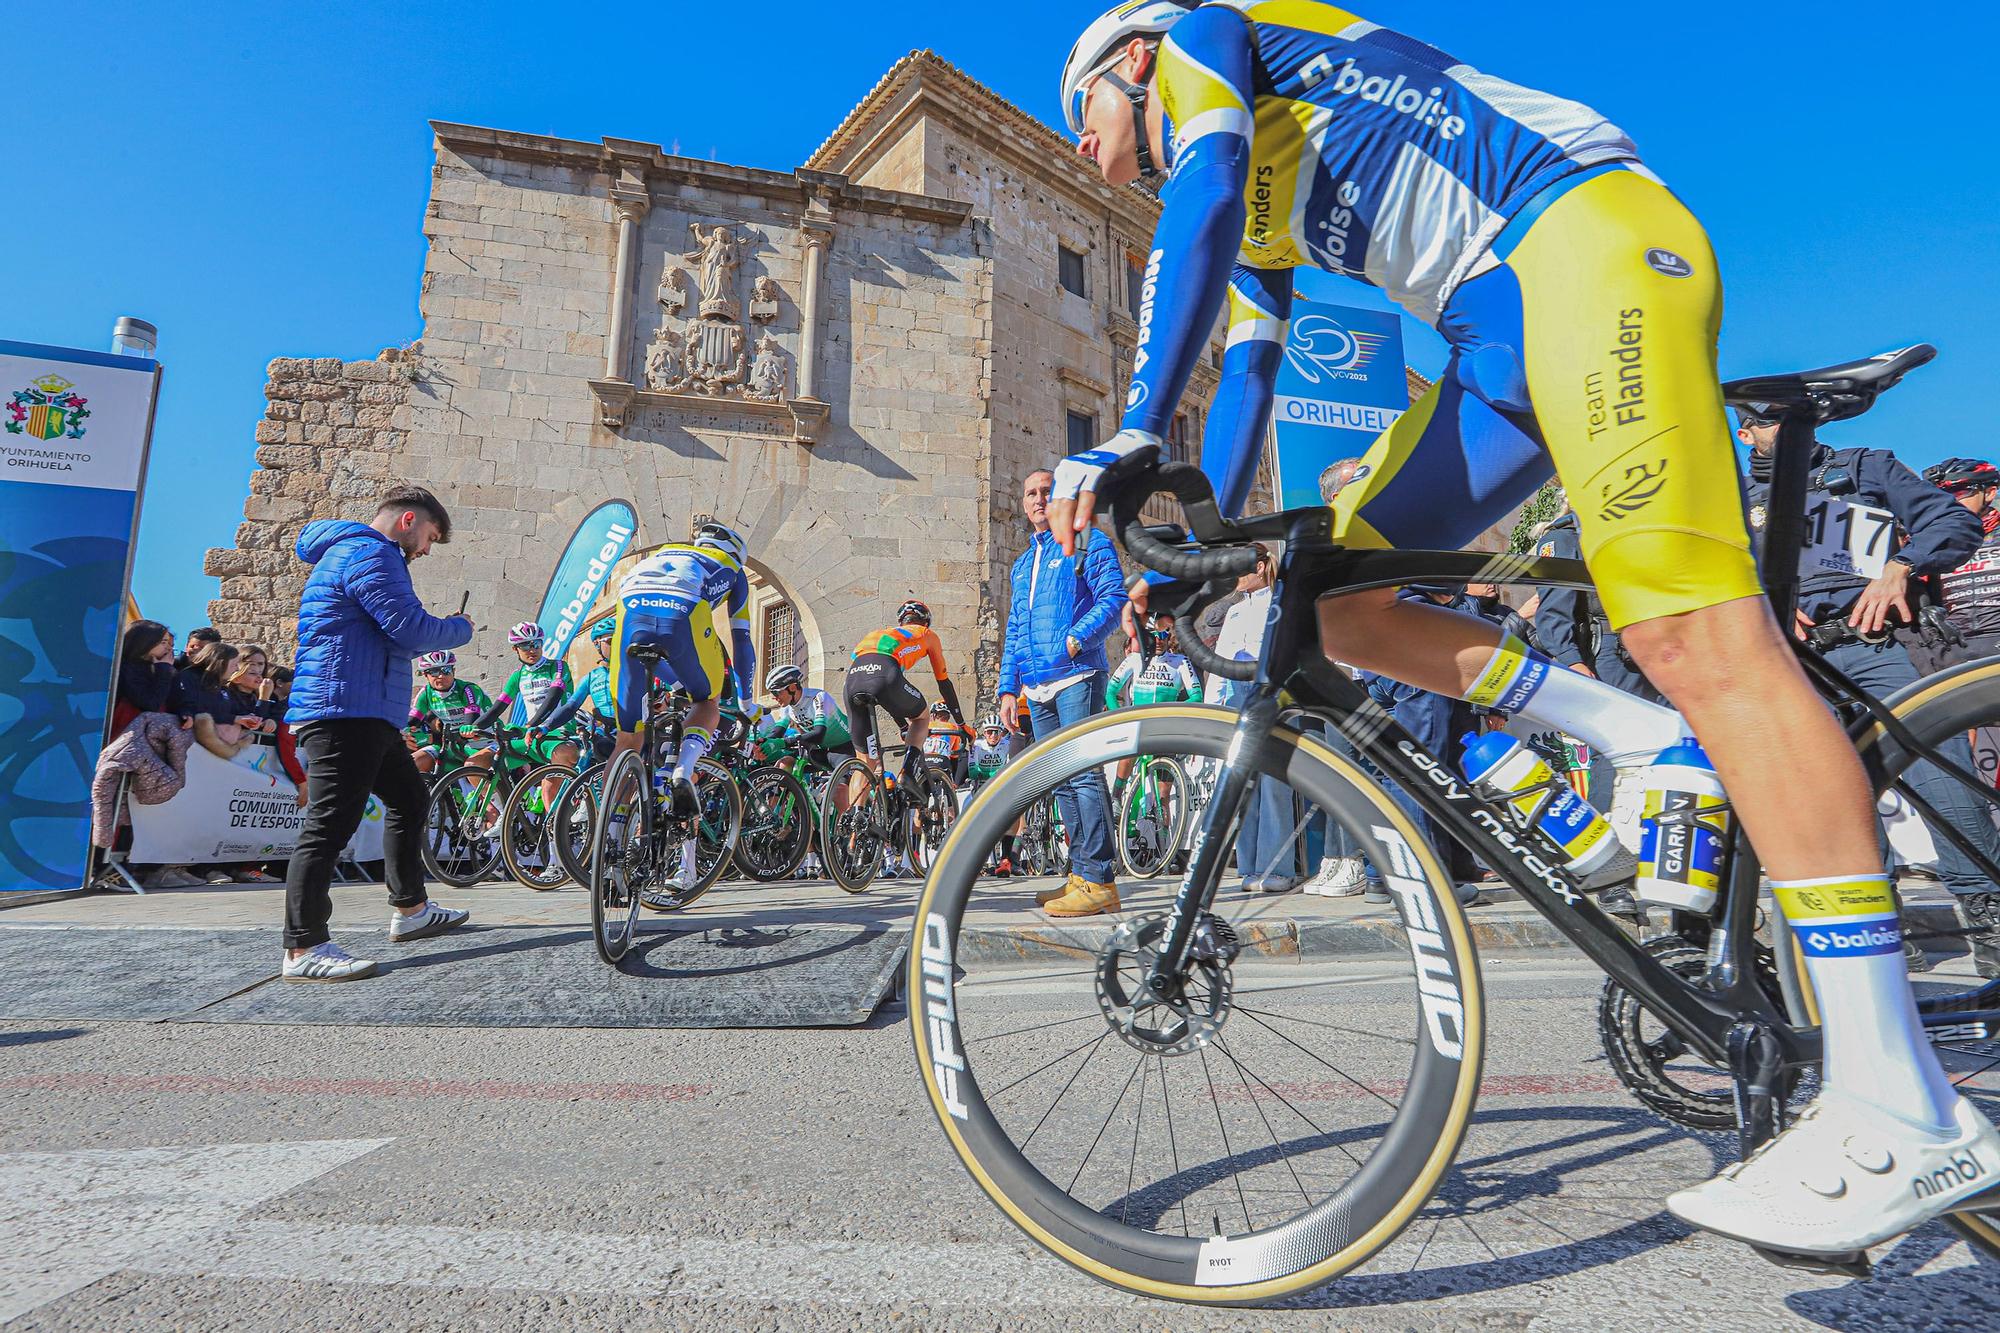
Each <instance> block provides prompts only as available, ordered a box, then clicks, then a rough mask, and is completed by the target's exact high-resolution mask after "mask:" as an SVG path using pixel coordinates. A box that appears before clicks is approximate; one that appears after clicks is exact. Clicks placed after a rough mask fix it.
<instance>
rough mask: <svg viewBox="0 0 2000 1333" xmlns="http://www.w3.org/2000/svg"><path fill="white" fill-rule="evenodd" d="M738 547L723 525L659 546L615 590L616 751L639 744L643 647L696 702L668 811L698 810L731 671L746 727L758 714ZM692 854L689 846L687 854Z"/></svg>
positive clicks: (745, 578)
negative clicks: (722, 623)
mask: <svg viewBox="0 0 2000 1333" xmlns="http://www.w3.org/2000/svg"><path fill="white" fill-rule="evenodd" d="M744 558H745V550H744V545H743V539H742V538H741V537H739V536H737V535H736V533H734V532H733V531H731V530H730V529H728V528H726V527H724V526H723V525H722V524H720V523H704V524H702V525H701V527H700V528H699V529H698V530H697V531H696V532H695V537H694V541H693V542H691V543H689V544H688V545H685V546H680V545H675V546H663V547H661V548H660V549H659V550H657V551H654V552H653V553H652V554H650V555H648V556H647V557H646V558H645V559H643V560H641V561H640V562H639V563H638V564H636V565H634V566H633V567H632V569H631V570H630V571H629V572H628V573H627V574H626V575H625V577H624V579H622V580H621V581H620V582H619V584H618V612H617V617H618V628H617V629H616V630H615V631H614V632H613V634H612V639H611V657H610V660H609V661H608V662H607V663H606V665H608V666H609V667H610V669H611V694H612V697H613V698H614V699H615V700H616V701H617V705H618V742H617V744H616V746H615V747H613V748H614V751H616V750H630V749H635V748H637V746H638V744H639V723H640V721H641V720H642V719H643V718H644V717H645V716H646V695H647V691H648V687H649V685H650V683H651V673H650V672H649V671H648V670H647V668H646V666H645V664H644V663H642V662H638V661H636V660H634V659H633V658H632V657H630V656H629V654H630V653H631V651H632V649H633V648H635V647H638V646H641V645H644V646H647V647H651V648H654V649H657V650H658V652H659V654H660V673H661V675H662V676H664V677H665V678H667V679H669V680H671V681H672V682H673V683H674V684H676V685H678V686H680V687H681V688H682V689H683V690H686V691H687V693H688V696H689V697H690V698H692V699H693V700H694V707H692V708H690V709H689V710H688V715H687V721H686V724H685V726H684V727H683V728H682V732H681V752H680V754H679V755H678V756H677V757H676V760H675V763H674V774H673V789H674V808H675V809H676V810H677V811H679V812H681V813H683V814H691V813H693V811H694V808H695V792H694V768H695V765H696V764H697V763H699V762H700V760H701V757H702V756H703V755H705V754H707V753H708V751H709V748H710V747H711V746H712V745H713V744H714V743H715V729H716V727H717V726H718V725H720V723H721V721H722V708H721V705H720V703H719V702H718V701H719V700H720V698H721V695H722V689H723V685H724V680H723V677H724V675H725V674H728V673H729V672H730V670H731V669H732V668H733V670H734V675H735V678H736V679H735V685H736V697H737V700H738V701H739V703H740V705H741V707H742V709H743V712H744V714H745V715H746V716H748V717H749V718H750V719H751V721H752V722H755V721H756V719H757V718H759V717H760V716H762V714H763V710H762V709H761V708H760V707H758V705H757V704H756V702H755V699H756V693H757V684H756V682H757V660H756V651H755V648H754V646H753V645H752V643H751V641H750V578H749V575H748V574H746V573H745V572H744V568H743V562H744ZM718 619H723V620H726V621H727V622H728V624H729V634H730V639H731V642H732V644H733V648H734V651H733V652H731V653H730V654H729V655H728V656H727V657H725V655H724V651H723V647H722V640H721V639H720V638H719V637H718V635H717V631H716V621H717V620H718ZM690 847H692V844H690Z"/></svg>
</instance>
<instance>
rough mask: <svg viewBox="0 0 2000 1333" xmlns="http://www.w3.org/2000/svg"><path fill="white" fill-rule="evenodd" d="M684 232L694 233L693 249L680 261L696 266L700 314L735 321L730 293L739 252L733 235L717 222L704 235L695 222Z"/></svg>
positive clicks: (733, 300)
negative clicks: (699, 290)
mask: <svg viewBox="0 0 2000 1333" xmlns="http://www.w3.org/2000/svg"><path fill="white" fill-rule="evenodd" d="M688 230H690V231H692V232H693V233H694V239H695V245H696V247H697V248H696V249H693V250H690V251H688V252H687V253H686V254H684V255H682V256H681V258H682V260H684V261H685V262H687V263H689V264H694V265H696V266H697V269H696V275H695V281H696V284H697V285H698V286H699V287H700V289H701V313H702V314H704V315H714V316H717V317H718V318H721V319H735V318H736V298H735V297H734V296H733V295H731V292H732V291H733V289H734V288H735V286H736V266H737V264H738V263H740V262H741V253H742V251H741V247H740V246H739V245H738V244H737V241H736V234H735V233H734V232H733V231H732V230H730V228H728V227H727V226H724V225H723V224H721V223H717V224H716V225H715V226H713V227H710V228H709V229H708V231H707V232H706V233H704V232H703V231H702V229H701V224H700V223H699V222H690V223H689V224H688Z"/></svg>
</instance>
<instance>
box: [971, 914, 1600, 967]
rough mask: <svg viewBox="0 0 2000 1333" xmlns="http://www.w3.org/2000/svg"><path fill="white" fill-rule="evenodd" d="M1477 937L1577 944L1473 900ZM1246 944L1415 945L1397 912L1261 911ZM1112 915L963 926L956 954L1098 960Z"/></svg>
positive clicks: (1244, 928)
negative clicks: (1266, 914)
mask: <svg viewBox="0 0 2000 1333" xmlns="http://www.w3.org/2000/svg"><path fill="white" fill-rule="evenodd" d="M1468 921H1469V922H1470V924H1471V927H1472V939H1473V943H1474V944H1475V945H1476V946H1477V947H1478V949H1479V950H1480V951H1481V952H1482V953H1488V952H1492V953H1499V952H1518V951H1521V950H1543V949H1548V950H1558V951H1566V952H1572V953H1573V952H1575V946H1574V945H1572V944H1571V943H1570V942H1569V941H1568V940H1567V939H1565V938H1564V937H1563V935H1562V932H1560V931H1558V930H1557V929H1556V928H1555V927H1554V926H1552V925H1550V924H1549V923H1548V922H1547V921H1545V920H1544V919H1542V917H1540V916H1539V915H1537V914H1535V913H1534V912H1526V911H1519V910H1515V911H1510V912H1505V913H1492V914H1487V913H1486V912H1485V909H1480V908H1475V909H1473V911H1472V913H1471V914H1470V915H1469V917H1468ZM1235 925H1236V929H1237V932H1238V933H1239V934H1240V935H1241V936H1242V937H1243V947H1244V948H1245V950H1246V951H1249V952H1254V953H1258V954H1262V955H1264V956H1265V957H1268V958H1289V959H1295V960H1299V961H1307V960H1311V961H1330V960H1335V959H1345V958H1356V957H1360V956H1365V955H1371V954H1374V955H1389V954H1395V955H1402V956H1407V955H1408V953H1409V942H1408V940H1407V938H1406V937H1405V936H1404V934H1403V924H1402V922H1401V920H1400V919H1398V918H1397V917H1396V916H1395V915H1394V914H1393V913H1384V914H1381V915H1369V916H1358V917H1351V918H1348V919H1345V920H1326V919H1307V920H1303V921H1300V920H1293V919H1289V918H1260V919H1257V920H1250V921H1238V922H1236V923H1235ZM1114 929H1116V925H1115V923H1114V922H1113V921H1112V920H1110V919H1103V920H1091V921H1074V922H1053V921H1050V920H1048V919H1047V918H1046V917H1044V916H1042V914H1040V913H1036V914H1035V916H1034V919H1033V920H1030V921H1022V922H1019V923H1010V924H1005V925H986V924H976V925H968V926H965V927H963V928H962V929H961V930H960V931H959V936H958V956H959V959H960V960H961V961H963V962H969V963H970V962H977V963H1034V964H1045V963H1050V962H1058V961H1064V960H1069V961H1074V962H1093V961H1095V960H1096V958H1097V955H1098V951H1099V950H1100V949H1102V948H1103V946H1104V944H1105V941H1106V940H1107V938H1108V937H1109V936H1110V934H1111V932H1112V931H1113V930H1114Z"/></svg>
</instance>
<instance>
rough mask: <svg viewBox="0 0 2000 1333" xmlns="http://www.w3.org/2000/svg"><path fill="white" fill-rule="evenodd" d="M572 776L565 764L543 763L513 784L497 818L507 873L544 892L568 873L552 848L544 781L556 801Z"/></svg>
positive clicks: (563, 880) (551, 806)
mask: <svg viewBox="0 0 2000 1333" xmlns="http://www.w3.org/2000/svg"><path fill="white" fill-rule="evenodd" d="M575 777H576V770H575V769H573V768H571V767H570V766H569V765H567V764H543V765H542V766H541V767H540V768H537V769H534V770H532V771H531V772H529V773H528V775H527V776H526V777H524V778H522V779H521V780H520V782H518V783H516V784H515V786H514V790H513V792H512V794H510V795H509V796H508V797H507V809H506V812H505V813H504V814H503V815H502V816H501V819H500V829H501V837H500V855H501V858H502V859H503V860H505V861H506V863H507V873H508V874H510V875H512V876H513V877H514V878H515V879H517V880H519V881H520V882H521V883H522V884H525V885H527V886H528V887H529V888H531V889H535V890H538V891H542V892H546V891H547V890H549V889H559V888H561V887H562V886H563V885H564V884H565V883H567V882H568V881H569V878H570V874H569V871H568V869H566V868H565V867H564V865H563V859H562V855H561V853H560V852H559V851H558V850H557V848H556V838H555V834H556V823H555V817H554V815H555V811H554V805H555V802H553V801H550V800H549V799H548V798H547V794H546V792H545V791H544V790H543V785H544V784H545V783H547V784H552V785H556V801H560V800H561V799H562V792H563V786H562V785H561V784H566V783H568V782H570V781H571V780H573V779H574V778H575Z"/></svg>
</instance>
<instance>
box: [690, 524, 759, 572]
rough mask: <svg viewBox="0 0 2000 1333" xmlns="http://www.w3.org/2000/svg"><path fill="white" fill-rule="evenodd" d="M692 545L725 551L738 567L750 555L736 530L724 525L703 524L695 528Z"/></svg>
mask: <svg viewBox="0 0 2000 1333" xmlns="http://www.w3.org/2000/svg"><path fill="white" fill-rule="evenodd" d="M694 544H695V545H696V546H706V547H708V548H709V549H710V550H712V551H727V552H728V553H729V556H730V558H731V559H732V560H734V561H735V562H736V563H737V564H739V565H740V564H742V563H743V561H744V559H745V558H746V557H747V556H748V555H749V553H750V547H749V544H748V543H746V542H745V541H744V540H743V538H742V537H741V536H740V535H739V534H738V533H737V531H736V529H734V528H732V527H730V526H728V525H727V524H724V523H704V524H702V525H701V526H700V527H698V528H696V529H695V531H694Z"/></svg>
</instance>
